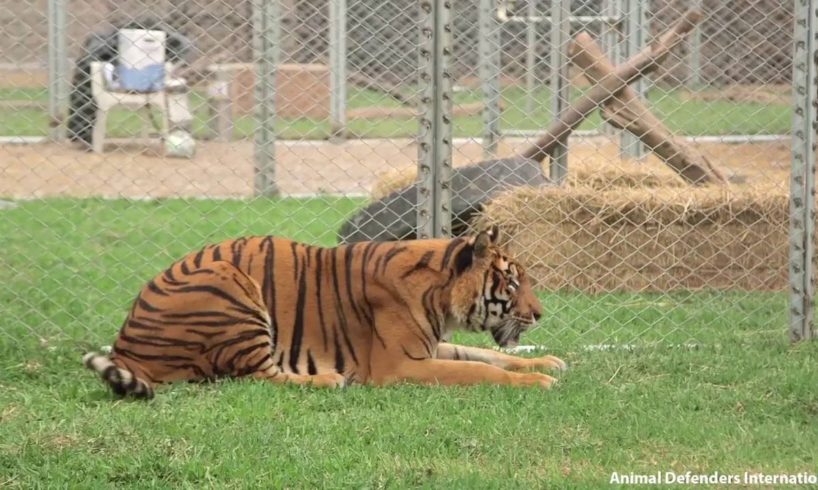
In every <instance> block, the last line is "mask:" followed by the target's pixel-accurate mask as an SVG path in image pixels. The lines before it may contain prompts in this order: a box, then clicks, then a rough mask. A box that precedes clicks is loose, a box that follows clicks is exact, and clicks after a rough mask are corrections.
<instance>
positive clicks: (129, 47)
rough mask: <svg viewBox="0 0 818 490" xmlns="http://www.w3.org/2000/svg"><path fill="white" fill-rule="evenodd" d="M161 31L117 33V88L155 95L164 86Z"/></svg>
mask: <svg viewBox="0 0 818 490" xmlns="http://www.w3.org/2000/svg"><path fill="white" fill-rule="evenodd" d="M166 37H167V35H166V34H165V32H164V31H149V30H145V29H121V30H120V31H119V62H118V64H117V75H118V78H119V85H120V87H122V88H123V89H125V90H132V91H135V92H156V91H159V90H162V89H163V88H164V85H165V39H166Z"/></svg>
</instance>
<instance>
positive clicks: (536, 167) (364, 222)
mask: <svg viewBox="0 0 818 490" xmlns="http://www.w3.org/2000/svg"><path fill="white" fill-rule="evenodd" d="M523 185H528V186H532V187H539V186H544V185H550V181H549V180H548V178H546V177H545V175H543V171H542V165H541V163H540V162H536V161H534V160H527V159H524V158H507V159H502V160H488V161H485V162H481V163H478V164H475V165H470V166H468V167H460V168H456V169H454V170H453V172H452V195H453V196H454V197H453V198H452V234H453V235H455V236H461V235H463V234H465V233H466V231H467V230H468V223H469V221H470V220H471V218H472V216H474V214H475V213H477V212H478V211H480V209H481V208H482V206H483V204H485V203H486V202H488V201H489V200H490V199H491V198H492V197H494V196H495V195H497V194H498V193H499V192H502V191H504V190H507V189H510V188H512V187H519V186H523ZM416 203H417V184H415V185H412V186H410V187H407V188H405V189H402V190H400V191H396V192H393V193H392V194H389V195H388V196H386V197H384V198H382V199H379V200H377V201H374V202H372V203H370V204H369V205H368V206H367V207H365V208H363V209H361V210H360V211H358V212H357V213H356V214H355V215H354V216H352V217H351V218H350V219H349V220H347V221H346V222H345V223H344V224H343V225H341V229H340V230H339V232H338V241H339V242H340V243H352V242H362V241H367V240H376V241H388V240H411V239H414V238H415V228H416V225H417V214H416Z"/></svg>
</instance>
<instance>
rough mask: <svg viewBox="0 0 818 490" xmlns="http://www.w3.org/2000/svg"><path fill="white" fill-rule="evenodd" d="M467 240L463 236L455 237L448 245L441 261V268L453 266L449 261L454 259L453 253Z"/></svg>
mask: <svg viewBox="0 0 818 490" xmlns="http://www.w3.org/2000/svg"><path fill="white" fill-rule="evenodd" d="M465 241H466V240H465V239H463V238H453V239H452V240H451V241H450V242H449V244H448V245H446V250H445V251H444V252H443V259H442V260H441V261H440V270H446V269H448V268H449V267H451V264H449V261H450V260H451V259H452V254H453V253H454V249H456V248H457V247H458V245H460V244H461V243H463V242H465Z"/></svg>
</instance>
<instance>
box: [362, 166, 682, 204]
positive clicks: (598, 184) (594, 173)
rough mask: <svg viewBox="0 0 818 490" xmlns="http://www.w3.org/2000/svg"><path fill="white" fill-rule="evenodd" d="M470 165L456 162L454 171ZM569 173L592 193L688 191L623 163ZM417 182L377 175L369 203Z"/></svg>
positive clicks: (412, 171)
mask: <svg viewBox="0 0 818 490" xmlns="http://www.w3.org/2000/svg"><path fill="white" fill-rule="evenodd" d="M468 164H469V163H468V162H467V161H464V162H455V164H454V167H455V168H461V167H464V166H467V165H468ZM542 168H543V173H544V175H548V162H547V161H546V162H545V163H543V164H542ZM569 168H570V169H571V171H570V172H569V173H568V177H567V178H566V180H565V185H566V186H569V187H580V186H587V187H592V188H594V189H608V188H611V187H617V188H619V187H639V188H644V187H650V188H655V187H688V184H687V183H685V181H683V180H682V179H681V178H680V177H679V176H678V175H677V174H676V173H675V172H673V171H672V170H670V169H668V168H666V167H648V166H646V165H643V164H633V163H632V162H622V161H621V160H615V161H614V160H607V161H604V160H603V161H598V160H593V161H589V160H580V161H577V162H572V163H571V164H570V165H569ZM416 179H417V167H416V166H406V167H400V168H395V169H390V170H387V171H386V172H383V173H381V174H380V175H378V178H377V179H376V180H375V184H374V185H373V186H372V199H373V200H377V199H381V198H383V197H385V196H388V195H389V194H392V193H393V192H395V191H398V190H400V189H404V188H406V187H409V186H410V185H412V184H414V183H415V180H416Z"/></svg>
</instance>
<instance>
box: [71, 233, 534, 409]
mask: <svg viewBox="0 0 818 490" xmlns="http://www.w3.org/2000/svg"><path fill="white" fill-rule="evenodd" d="M481 250H482V249H481ZM495 255H497V254H495ZM474 256H475V242H474V240H473V239H465V238H454V239H450V240H416V241H406V242H364V243H358V244H351V245H344V246H339V247H335V248H323V247H316V246H310V245H306V244H301V243H297V242H293V241H291V240H287V239H283V238H276V237H271V236H263V237H247V238H239V239H236V240H227V241H224V242H221V243H218V244H214V245H210V246H206V247H204V248H202V249H201V250H198V251H196V252H193V253H190V254H188V255H187V256H186V257H184V258H182V259H181V260H179V261H177V262H176V263H174V264H173V265H171V266H170V267H169V268H168V269H166V270H165V271H164V272H162V273H160V274H159V275H158V276H156V277H155V278H154V279H152V280H150V281H149V282H148V283H147V284H146V285H145V286H144V287H143V289H142V291H141V292H140V294H139V295H138V296H137V298H136V300H135V301H134V303H133V306H132V308H131V311H130V313H129V315H128V317H127V318H126V320H125V323H124V324H123V326H122V328H121V329H120V332H119V336H118V338H117V339H116V341H115V343H114V345H113V349H112V354H111V356H110V359H108V361H109V362H106V361H105V359H102V358H101V357H100V356H96V355H94V357H90V358H89V359H91V361H88V362H87V363H86V365H87V366H88V367H89V368H91V369H93V370H95V371H97V372H99V374H100V376H101V377H102V378H103V380H104V381H106V382H107V383H108V384H109V385H110V386H111V387H112V389H113V390H114V392H116V393H118V394H133V395H137V394H138V393H137V392H136V391H134V390H135V389H137V388H135V387H134V386H133V383H134V382H136V383H137V386H138V387H139V388H138V392H139V393H151V394H152V387H153V385H155V384H157V383H162V382H171V381H179V380H207V379H214V378H219V377H225V376H227V377H239V376H247V375H252V376H254V377H258V378H264V379H268V380H271V381H275V382H296V383H305V384H306V383H309V384H316V385H322V386H340V385H343V384H345V382H346V381H347V380H350V381H356V382H369V381H372V380H373V379H376V378H377V379H385V378H383V377H380V378H378V377H377V376H374V375H377V374H378V373H376V372H375V371H378V370H380V371H384V370H389V369H391V368H389V367H388V366H386V367H384V366H385V365H387V364H389V363H399V362H401V360H402V359H403V360H415V361H416V360H419V359H425V358H432V357H434V356H435V352H436V350H437V345H438V343H439V342H440V341H441V338H443V337H444V335H446V333H447V330H448V329H450V328H452V326H453V325H452V322H453V321H454V320H458V321H460V323H462V322H464V321H465V322H467V323H468V324H470V325H472V326H471V327H469V328H471V329H487V328H489V326H490V324H489V322H488V315H489V313H491V312H496V311H499V312H500V313H502V314H504V315H505V313H506V312H510V311H511V309H512V303H511V297H510V296H509V295H508V294H506V289H505V288H498V287H497V286H490V285H487V284H486V281H502V280H503V279H502V274H500V273H499V272H497V270H495V271H494V272H492V273H489V271H490V268H491V267H494V269H497V266H496V265H492V264H493V263H494V262H492V261H494V260H495V259H494V258H491V259H486V258H484V259H481V260H480V261H479V263H480V264H482V265H480V267H477V266H473V263H474V264H477V263H478V262H475V261H474ZM492 257H493V256H492ZM496 260H497V264H503V263H504V262H502V261H501V260H500V257H499V255H498V256H497V259H496ZM504 267H505V266H504ZM478 269H479V270H478ZM498 270H499V269H498ZM503 274H505V272H504V273H503ZM498 278H499V279H498ZM458 288H459V289H458ZM485 295H488V296H486V297H484V296H485ZM493 295H499V296H498V298H500V299H499V300H500V301H503V305H505V306H502V307H499V308H498V307H490V306H491V305H494V304H495V303H494V302H496V301H498V299H497V298H491V297H490V296H493ZM453 298H454V300H455V301H456V302H457V305H460V306H457V305H455V306H457V307H456V308H453V303H452V301H453ZM464 298H465V299H464ZM464 301H465V302H464ZM469 302H471V303H469ZM461 303H462V304H461ZM461 310H462V311H461ZM467 310H468V311H467ZM458 312H459V313H458ZM492 314H493V313H492ZM483 317H486V318H485V319H483ZM492 325H493V324H492ZM492 328H493V327H492ZM506 330H507V332H511V333H510V334H509V335H508V336H510V335H512V334H513V333H514V332H513V331H512V330H509V329H506ZM518 334H519V332H517V335H518ZM495 337H496V338H499V337H497V335H495ZM112 366H113V368H112ZM114 368H115V370H114ZM133 380H136V381H133ZM143 384H144V387H143V386H142V385H143Z"/></svg>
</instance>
